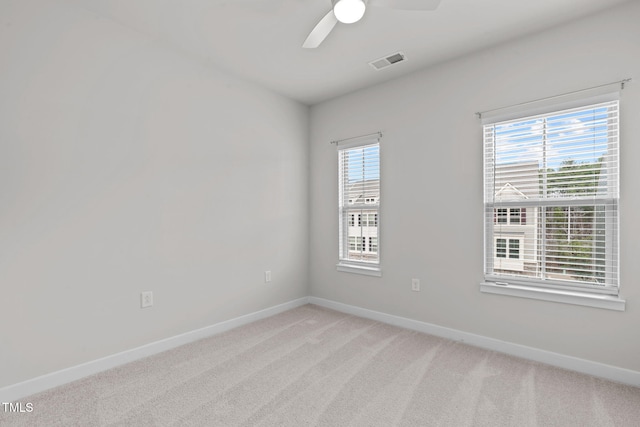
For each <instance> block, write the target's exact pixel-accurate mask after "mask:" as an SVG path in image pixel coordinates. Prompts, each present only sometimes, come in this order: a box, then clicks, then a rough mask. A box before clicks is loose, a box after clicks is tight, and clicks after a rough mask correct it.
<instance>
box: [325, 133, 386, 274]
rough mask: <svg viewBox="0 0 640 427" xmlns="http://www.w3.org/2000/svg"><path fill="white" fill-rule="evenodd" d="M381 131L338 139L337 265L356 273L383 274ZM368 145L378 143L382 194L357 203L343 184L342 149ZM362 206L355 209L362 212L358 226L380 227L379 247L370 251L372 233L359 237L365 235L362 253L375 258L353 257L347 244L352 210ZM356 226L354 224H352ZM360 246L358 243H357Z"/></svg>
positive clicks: (364, 198) (377, 236) (356, 213)
mask: <svg viewBox="0 0 640 427" xmlns="http://www.w3.org/2000/svg"><path fill="white" fill-rule="evenodd" d="M381 136H382V135H381V134H380V133H377V134H375V136H371V135H369V136H365V137H358V138H350V139H348V140H343V141H337V142H336V145H337V152H338V156H337V157H338V263H337V265H336V270H337V271H341V272H347V273H356V274H363V275H368V276H375V277H381V276H382V270H381V262H380V261H381V244H380V242H381V236H380V222H381V203H380V199H381V197H380V193H381V184H382V179H381V163H382V162H381V158H382V154H381V153H382V149H381V144H380V139H381ZM367 146H376V147H377V150H378V151H377V153H378V157H377V159H376V160H377V163H378V167H379V169H378V171H377V174H378V195H377V196H376V197H373V198H372V197H370V196H369V197H365V196H364V195H363V198H362V206H356V205H357V203H356V201H355V200H351V203H349V201H350V199H349V198H348V194H346V192H345V191H344V188H343V185H344V183H343V173H344V171H343V165H342V164H341V159H342V155H341V152H342V151H343V150H352V149H359V148H364V147H367ZM355 210H360V212H354V213H355V215H357V216H358V220H356V221H354V222H355V223H356V224H357V227H360V228H361V229H362V228H375V229H376V236H375V237H376V239H377V245H376V251H370V250H368V249H370V245H368V244H370V242H371V240H370V239H371V237H372V236H369V235H368V234H361V235H360V236H359V237H361V238H362V239H363V248H362V249H363V250H362V254H363V255H366V256H369V257H373V258H375V261H372V260H355V259H349V256H348V247H347V246H348V245H347V246H345V242H347V241H348V239H349V236H348V229H349V223H348V220H345V218H348V216H349V214H348V213H347V212H349V211H355ZM370 215H371V216H372V217H373V220H374V222H375V225H372V226H369V218H370ZM352 227H353V226H352ZM356 247H357V245H356Z"/></svg>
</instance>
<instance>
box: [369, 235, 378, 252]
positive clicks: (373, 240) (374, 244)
mask: <svg viewBox="0 0 640 427" xmlns="http://www.w3.org/2000/svg"><path fill="white" fill-rule="evenodd" d="M369 252H378V238H377V237H369Z"/></svg>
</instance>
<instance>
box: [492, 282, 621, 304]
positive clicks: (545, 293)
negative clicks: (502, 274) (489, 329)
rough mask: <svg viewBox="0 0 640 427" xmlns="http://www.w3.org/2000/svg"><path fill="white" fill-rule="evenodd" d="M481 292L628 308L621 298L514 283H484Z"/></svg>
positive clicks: (566, 302)
mask: <svg viewBox="0 0 640 427" xmlns="http://www.w3.org/2000/svg"><path fill="white" fill-rule="evenodd" d="M480 292H483V293H488V294H498V295H508V296H513V297H521V298H530V299H537V300H542V301H552V302H560V303H565V304H574V305H582V306H586V307H596V308H604V309H609V310H616V311H624V310H625V306H626V300H624V299H623V298H621V297H620V296H617V297H616V296H613V295H606V294H592V293H586V292H576V291H567V290H561V289H546V288H534V287H531V286H520V285H516V284H513V283H503V282H482V283H480Z"/></svg>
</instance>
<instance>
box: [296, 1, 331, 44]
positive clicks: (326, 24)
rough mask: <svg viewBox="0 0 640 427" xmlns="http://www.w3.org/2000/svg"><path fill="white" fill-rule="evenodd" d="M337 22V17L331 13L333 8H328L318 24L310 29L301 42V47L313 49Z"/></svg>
mask: <svg viewBox="0 0 640 427" xmlns="http://www.w3.org/2000/svg"><path fill="white" fill-rule="evenodd" d="M337 23H338V19H337V18H336V16H335V15H334V14H333V10H330V11H329V13H327V14H326V15H325V16H324V18H322V19H321V20H320V22H318V24H317V25H316V26H315V27H314V28H313V30H311V33H309V36H308V37H307V39H306V40H305V41H304V43H303V44H302V47H304V48H306V49H313V48H316V47H318V46H320V43H322V41H323V40H324V39H325V38H326V37H327V36H328V35H329V33H330V32H331V30H333V27H335V26H336V24H337Z"/></svg>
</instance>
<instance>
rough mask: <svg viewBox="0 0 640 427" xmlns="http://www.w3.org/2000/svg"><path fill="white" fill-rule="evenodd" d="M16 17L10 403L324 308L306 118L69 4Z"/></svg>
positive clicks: (8, 201)
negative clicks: (203, 337)
mask: <svg viewBox="0 0 640 427" xmlns="http://www.w3.org/2000/svg"><path fill="white" fill-rule="evenodd" d="M2 11H3V13H2V14H0V20H1V23H2V25H1V26H0V285H1V298H0V325H1V327H0V387H2V386H6V385H10V384H15V383H18V382H21V381H24V380H27V379H30V378H33V377H36V376H38V375H42V374H45V373H49V372H53V371H56V370H59V369H63V368H66V367H70V366H74V365H77V364H80V363H83V362H86V361H90V360H95V359H97V358H100V357H104V356H107V355H110V354H114V353H117V352H120V351H123V350H128V349H131V348H134V347H137V346H140V345H143V344H146V343H149V342H153V341H156V340H159V339H162V338H167V337H171V336H174V335H176V334H180V333H183V332H186V331H191V330H194V329H197V328H201V327H204V326H208V325H211V324H214V323H217V322H219V321H222V320H226V319H230V318H234V317H237V316H240V315H244V314H247V313H251V312H254V311H257V310H260V309H263V308H266V307H271V306H274V305H276V304H279V303H283V302H286V301H290V300H293V299H296V298H299V297H302V296H305V295H307V294H308V286H307V285H308V270H307V266H308V196H307V190H308V144H307V142H308V130H309V124H308V108H307V107H305V106H302V105H300V104H298V103H295V102H293V101H290V100H288V99H286V98H283V97H281V96H278V95H275V94H273V93H271V92H268V91H266V90H263V89H261V88H258V87H255V86H253V85H251V84H248V83H246V82H243V81H241V80H238V79H237V78H234V77H232V76H229V75H225V74H224V73H222V72H218V71H216V70H214V69H212V68H211V67H207V66H204V65H202V64H199V63H198V62H196V61H195V60H194V58H189V57H186V56H183V55H181V54H180V53H177V52H176V51H174V50H171V49H167V47H166V46H162V45H159V44H158V42H157V41H155V40H152V39H149V38H146V37H145V36H142V35H140V34H137V33H134V32H131V31H128V30H126V29H125V28H124V27H122V26H120V25H117V24H115V23H113V22H111V21H107V20H103V19H100V18H97V17H95V16H93V15H91V14H88V13H84V12H83V11H82V10H80V9H75V8H70V7H67V6H65V5H64V3H58V2H52V1H29V2H20V1H16V2H4V3H3V4H2ZM265 270H271V271H272V272H273V282H272V283H270V284H265V283H264V271H265ZM142 290H152V291H153V292H154V297H155V305H154V307H152V308H150V309H144V310H142V309H140V303H139V294H140V291H142Z"/></svg>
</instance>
